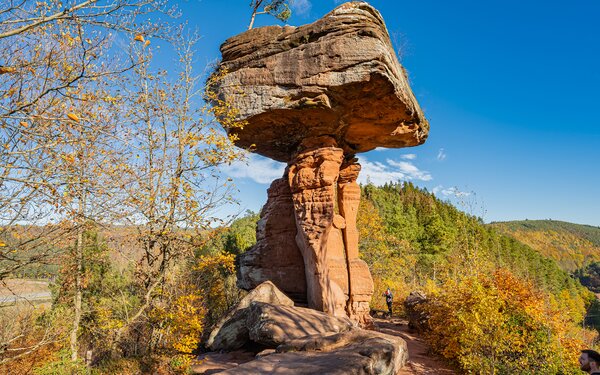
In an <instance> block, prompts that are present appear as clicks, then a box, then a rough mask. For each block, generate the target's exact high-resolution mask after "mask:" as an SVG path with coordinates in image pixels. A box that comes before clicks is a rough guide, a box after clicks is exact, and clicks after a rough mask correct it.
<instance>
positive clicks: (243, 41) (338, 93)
mask: <svg viewBox="0 0 600 375" xmlns="http://www.w3.org/2000/svg"><path fill="white" fill-rule="evenodd" d="M221 53H222V55H223V60H222V63H221V65H220V66H221V68H223V69H225V70H226V72H227V74H226V75H225V77H224V79H223V80H222V81H221V83H220V87H219V93H220V95H221V97H222V98H227V99H228V100H230V101H231V102H233V103H235V105H236V108H237V109H238V111H239V118H240V119H244V120H246V121H247V122H248V125H246V126H245V127H244V129H243V130H241V131H237V130H233V131H234V132H236V134H237V135H238V137H239V140H238V141H237V144H238V145H240V146H242V147H250V146H251V145H254V146H252V147H253V150H254V152H257V153H259V154H261V155H264V156H267V157H270V158H273V159H275V160H279V161H285V162H287V161H290V159H291V158H292V156H293V155H294V153H295V152H296V149H297V147H298V145H299V144H300V143H301V142H302V141H303V140H304V139H306V138H311V137H318V136H322V135H332V136H334V137H335V138H336V141H337V143H338V145H339V147H341V148H342V149H343V150H344V153H345V154H348V155H349V154H356V153H359V152H365V151H369V150H372V149H374V148H375V147H408V146H416V145H419V144H421V143H423V142H424V141H425V139H426V138H427V134H428V131H429V125H428V123H427V121H426V120H425V117H424V116H423V113H422V111H421V109H420V107H419V105H418V103H417V101H416V99H415V97H414V95H413V93H412V91H411V89H410V87H409V84H408V79H407V76H406V73H405V71H404V69H403V68H402V66H401V65H400V63H399V62H398V58H397V57H396V53H395V52H394V49H393V47H392V44H391V42H390V37H389V35H388V32H387V30H386V27H385V24H384V22H383V18H382V17H381V15H380V14H379V12H378V11H377V10H375V9H374V8H373V7H372V6H370V5H368V4H367V3H364V2H353V3H346V4H343V5H341V6H339V7H338V8H336V9H335V10H333V11H332V12H331V13H329V14H327V15H326V16H324V17H323V18H322V19H320V20H318V21H316V22H314V23H312V24H310V25H305V26H300V27H291V26H286V27H279V26H269V27H261V28H257V29H252V30H249V31H247V32H245V33H242V34H240V35H237V36H234V37H232V38H230V39H228V40H227V41H226V42H225V43H224V44H223V45H222V46H221Z"/></svg>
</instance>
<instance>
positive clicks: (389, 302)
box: [383, 287, 394, 318]
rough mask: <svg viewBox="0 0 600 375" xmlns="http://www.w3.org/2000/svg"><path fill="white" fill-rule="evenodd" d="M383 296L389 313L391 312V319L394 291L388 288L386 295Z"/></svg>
mask: <svg viewBox="0 0 600 375" xmlns="http://www.w3.org/2000/svg"><path fill="white" fill-rule="evenodd" d="M383 296H384V297H385V302H386V303H387V307H388V312H389V314H390V318H391V317H392V303H393V302H394V295H393V294H392V291H391V290H390V288H389V287H388V288H387V290H386V291H385V293H383Z"/></svg>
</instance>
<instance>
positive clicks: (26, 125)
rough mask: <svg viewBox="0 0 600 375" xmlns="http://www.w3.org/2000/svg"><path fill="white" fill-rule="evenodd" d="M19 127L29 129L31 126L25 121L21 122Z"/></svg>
mask: <svg viewBox="0 0 600 375" xmlns="http://www.w3.org/2000/svg"><path fill="white" fill-rule="evenodd" d="M19 125H21V126H22V127H24V128H27V127H29V124H28V123H26V122H25V121H21V122H19Z"/></svg>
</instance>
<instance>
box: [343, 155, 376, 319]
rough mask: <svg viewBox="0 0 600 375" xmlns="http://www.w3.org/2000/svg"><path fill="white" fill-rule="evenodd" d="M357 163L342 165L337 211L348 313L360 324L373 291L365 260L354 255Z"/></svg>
mask: <svg viewBox="0 0 600 375" xmlns="http://www.w3.org/2000/svg"><path fill="white" fill-rule="evenodd" d="M359 172H360V164H358V163H356V159H355V158H353V157H352V158H350V159H349V160H348V161H347V162H345V163H344V165H342V168H341V170H340V175H339V178H338V206H339V211H340V215H341V216H343V217H344V219H345V224H346V225H345V228H343V229H342V234H343V237H344V249H345V252H346V267H347V273H348V301H347V304H346V312H347V314H348V316H349V317H350V318H351V319H352V320H354V321H358V322H359V323H360V324H361V325H369V324H370V316H369V302H370V301H371V296H372V295H373V279H372V278H371V273H370V272H369V268H368V266H367V264H366V263H365V262H364V261H362V260H361V259H359V257H358V229H357V228H356V217H357V215H358V206H359V204H360V186H359V185H358V183H357V182H356V180H357V179H358V174H359Z"/></svg>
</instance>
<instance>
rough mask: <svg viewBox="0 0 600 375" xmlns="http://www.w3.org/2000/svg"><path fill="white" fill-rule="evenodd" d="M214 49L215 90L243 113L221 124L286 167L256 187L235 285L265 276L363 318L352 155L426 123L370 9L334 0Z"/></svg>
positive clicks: (302, 298)
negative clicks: (253, 238)
mask: <svg viewBox="0 0 600 375" xmlns="http://www.w3.org/2000/svg"><path fill="white" fill-rule="evenodd" d="M221 52H222V56H223V59H222V62H221V63H220V65H219V69H220V70H221V72H223V74H222V75H221V76H222V78H221V79H220V80H219V81H218V83H217V86H216V90H217V93H218V95H219V98H220V99H221V100H226V101H227V102H229V103H231V104H232V105H233V106H234V108H235V109H236V111H237V118H238V119H239V120H244V121H245V122H246V125H245V126H244V127H243V128H242V129H240V128H231V129H227V131H228V132H230V133H233V134H235V135H236V138H237V141H236V144H237V145H238V146H240V147H244V148H248V149H249V150H250V151H252V152H256V153H258V154H261V155H263V156H266V157H269V158H272V159H275V160H278V161H282V162H286V163H287V165H288V166H287V168H286V170H285V173H284V176H283V177H282V178H280V179H277V180H275V181H274V182H273V183H272V184H271V187H270V188H269V190H268V200H267V203H266V204H265V206H264V208H263V209H262V212H261V219H260V221H259V225H258V229H257V244H256V245H255V246H254V247H253V248H252V249H251V250H249V251H248V252H246V253H245V254H243V255H242V256H241V257H240V259H239V273H238V285H239V286H240V287H242V288H244V289H248V290H249V289H252V288H254V287H256V286H257V285H259V284H261V283H262V282H263V281H266V280H270V281H272V282H273V283H274V284H275V285H276V286H277V287H278V288H279V289H281V290H282V291H283V292H285V293H286V294H287V295H288V296H290V297H291V298H292V299H293V300H294V301H295V302H297V303H306V304H307V305H308V307H310V308H313V309H317V310H320V311H324V312H327V313H329V314H331V315H337V316H348V317H350V319H352V320H354V321H357V322H359V323H362V324H366V323H368V319H369V318H368V312H369V301H370V299H371V296H372V294H373V281H372V278H371V275H370V273H369V270H368V268H367V265H366V264H365V263H364V262H363V261H362V260H360V259H359V257H358V230H357V228H356V215H357V211H358V206H359V202H360V187H359V185H358V183H357V182H356V181H357V178H358V175H359V172H360V165H359V164H358V162H357V159H356V158H355V155H356V154H357V153H360V152H366V151H369V150H372V149H374V148H376V147H409V146H416V145H419V144H422V143H423V142H425V139H426V138H427V135H428V132H429V124H428V123H427V120H426V119H425V117H424V116H423V113H422V111H421V109H420V107H419V105H418V103H417V101H416V99H415V97H414V95H413V93H412V91H411V89H410V87H409V85H408V79H407V76H406V72H405V71H404V69H403V68H402V66H401V65H400V63H399V62H398V59H397V57H396V54H395V52H394V49H393V47H392V45H391V42H390V38H389V35H388V32H387V30H386V27H385V24H384V22H383V19H382V17H381V15H380V14H379V12H378V11H377V10H375V9H374V8H373V7H371V6H370V5H368V4H367V3H364V2H352V3H346V4H343V5H341V6H339V7H337V8H336V9H335V10H333V11H332V12H330V13H329V14H327V15H326V16H325V17H323V18H322V19H320V20H318V21H316V22H314V23H312V24H309V25H305V26H301V27H290V26H285V27H279V26H269V27H262V28H258V29H253V30H249V31H247V32H245V33H242V34H240V35H237V36H235V37H233V38H230V39H228V40H227V41H226V42H225V43H224V44H223V45H222V46H221Z"/></svg>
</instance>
